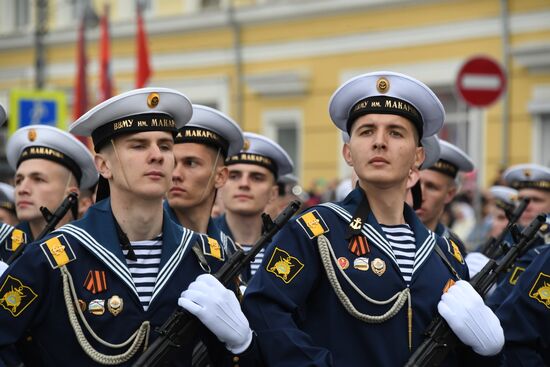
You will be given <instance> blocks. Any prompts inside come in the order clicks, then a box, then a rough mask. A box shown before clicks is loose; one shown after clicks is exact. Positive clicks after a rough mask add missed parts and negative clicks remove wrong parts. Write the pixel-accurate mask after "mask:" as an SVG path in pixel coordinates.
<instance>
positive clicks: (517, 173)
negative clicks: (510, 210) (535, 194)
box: [502, 163, 550, 191]
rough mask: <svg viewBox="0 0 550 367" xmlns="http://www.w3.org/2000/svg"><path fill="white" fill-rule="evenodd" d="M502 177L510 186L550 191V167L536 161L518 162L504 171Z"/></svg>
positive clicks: (518, 188)
mask: <svg viewBox="0 0 550 367" xmlns="http://www.w3.org/2000/svg"><path fill="white" fill-rule="evenodd" d="M502 177H503V178H504V180H505V181H506V182H508V184H510V186H512V187H513V188H515V189H517V190H520V189H525V188H531V189H539V190H548V191H550V168H548V167H544V166H541V165H539V164H535V163H526V164H518V165H515V166H512V167H510V168H508V169H507V170H506V171H504V173H503V175H502Z"/></svg>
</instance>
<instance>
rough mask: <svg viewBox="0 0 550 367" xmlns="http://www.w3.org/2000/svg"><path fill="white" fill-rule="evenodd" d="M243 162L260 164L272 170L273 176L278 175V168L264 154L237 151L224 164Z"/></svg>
mask: <svg viewBox="0 0 550 367" xmlns="http://www.w3.org/2000/svg"><path fill="white" fill-rule="evenodd" d="M237 163H245V164H255V165H257V166H262V167H265V168H267V169H268V170H270V171H271V172H273V174H274V175H275V177H278V173H277V172H278V168H277V165H276V164H275V162H274V161H273V160H272V159H271V158H268V157H266V156H263V155H260V154H254V153H243V152H241V153H239V154H236V155H233V156H231V157H229V158H227V160H226V161H225V164H226V165H228V166H229V165H231V164H237Z"/></svg>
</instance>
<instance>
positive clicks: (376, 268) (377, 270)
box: [371, 257, 386, 277]
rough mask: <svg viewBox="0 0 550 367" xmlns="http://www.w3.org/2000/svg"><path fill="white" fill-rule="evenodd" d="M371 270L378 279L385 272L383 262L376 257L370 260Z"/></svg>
mask: <svg viewBox="0 0 550 367" xmlns="http://www.w3.org/2000/svg"><path fill="white" fill-rule="evenodd" d="M371 268H372V271H373V272H374V274H376V275H378V276H379V277H380V276H382V275H383V274H384V273H385V272H386V263H385V262H384V260H382V259H380V258H379V257H377V258H376V259H374V260H372V262H371Z"/></svg>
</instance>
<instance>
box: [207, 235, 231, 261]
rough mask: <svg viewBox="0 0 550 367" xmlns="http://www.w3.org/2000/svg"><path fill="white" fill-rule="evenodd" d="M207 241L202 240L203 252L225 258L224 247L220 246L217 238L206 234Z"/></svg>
mask: <svg viewBox="0 0 550 367" xmlns="http://www.w3.org/2000/svg"><path fill="white" fill-rule="evenodd" d="M204 237H205V239H206V241H204V240H203V241H202V252H203V253H204V254H205V255H208V256H212V257H214V258H216V259H218V260H220V261H224V260H225V256H224V250H223V247H222V246H220V244H219V243H218V241H217V240H216V239H215V238H212V237H210V236H204Z"/></svg>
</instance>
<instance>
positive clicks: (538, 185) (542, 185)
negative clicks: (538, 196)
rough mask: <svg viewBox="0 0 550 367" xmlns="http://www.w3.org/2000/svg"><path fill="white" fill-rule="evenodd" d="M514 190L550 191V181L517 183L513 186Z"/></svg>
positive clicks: (513, 183)
mask: <svg viewBox="0 0 550 367" xmlns="http://www.w3.org/2000/svg"><path fill="white" fill-rule="evenodd" d="M511 186H512V187H513V188H514V189H516V190H520V189H538V190H546V191H550V181H543V180H540V181H516V182H512V185H511Z"/></svg>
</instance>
